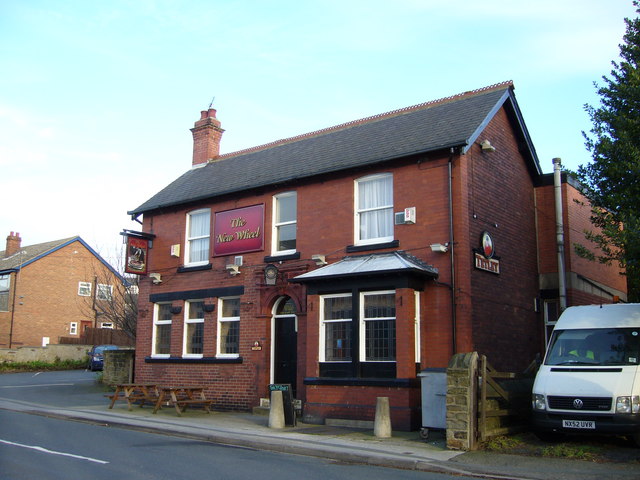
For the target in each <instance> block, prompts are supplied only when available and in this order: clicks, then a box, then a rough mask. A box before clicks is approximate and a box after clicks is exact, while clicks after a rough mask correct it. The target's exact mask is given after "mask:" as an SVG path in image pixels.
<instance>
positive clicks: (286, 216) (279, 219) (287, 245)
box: [272, 192, 297, 255]
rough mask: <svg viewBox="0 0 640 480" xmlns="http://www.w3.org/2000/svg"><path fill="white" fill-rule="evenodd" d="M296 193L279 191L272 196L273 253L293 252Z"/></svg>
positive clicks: (294, 244) (295, 223)
mask: <svg viewBox="0 0 640 480" xmlns="http://www.w3.org/2000/svg"><path fill="white" fill-rule="evenodd" d="M296 227H297V194H296V192H287V193H281V194H279V195H276V196H274V197H273V237H272V238H273V242H272V243H273V248H272V254H273V255H283V254H288V253H295V251H296Z"/></svg>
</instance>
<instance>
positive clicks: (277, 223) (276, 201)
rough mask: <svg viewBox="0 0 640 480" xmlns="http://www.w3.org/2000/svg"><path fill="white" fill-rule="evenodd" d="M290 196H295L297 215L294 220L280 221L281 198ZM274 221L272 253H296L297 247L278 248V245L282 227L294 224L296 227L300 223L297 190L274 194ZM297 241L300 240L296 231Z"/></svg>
mask: <svg viewBox="0 0 640 480" xmlns="http://www.w3.org/2000/svg"><path fill="white" fill-rule="evenodd" d="M290 197H294V199H295V202H296V216H295V219H294V220H288V221H284V222H280V221H279V218H278V217H279V215H278V212H279V211H280V209H279V205H280V200H281V199H283V198H290ZM272 210H273V212H272V222H271V224H272V225H273V227H272V229H271V254H272V255H289V254H292V253H295V252H296V251H297V248H289V249H286V250H278V246H279V243H280V241H279V240H280V236H279V233H280V227H285V226H290V225H293V226H295V227H297V224H298V193H297V192H283V193H278V194H277V195H274V196H273V207H272ZM295 239H296V242H297V240H298V232H297V231H296V238H295Z"/></svg>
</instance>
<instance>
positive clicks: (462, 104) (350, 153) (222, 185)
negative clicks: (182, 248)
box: [128, 82, 540, 217]
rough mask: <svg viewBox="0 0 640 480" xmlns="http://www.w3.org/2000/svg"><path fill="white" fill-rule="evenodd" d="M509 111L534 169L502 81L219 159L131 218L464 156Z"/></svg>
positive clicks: (160, 194)
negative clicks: (439, 154)
mask: <svg viewBox="0 0 640 480" xmlns="http://www.w3.org/2000/svg"><path fill="white" fill-rule="evenodd" d="M503 106H506V107H507V112H508V114H509V115H510V118H512V120H513V121H514V122H515V123H514V124H515V126H516V131H517V132H518V133H519V136H520V137H521V138H520V139H519V140H520V143H521V145H524V146H525V148H524V149H523V153H524V154H525V156H527V157H528V161H529V163H530V170H531V171H532V172H535V173H538V174H539V173H540V167H539V164H538V159H537V156H536V153H535V149H534V147H533V144H532V142H531V140H530V138H529V134H528V132H527V130H526V126H525V125H524V121H523V120H522V115H521V113H520V110H519V107H518V105H517V102H516V100H515V96H514V94H513V84H512V83H511V82H504V83H501V84H497V85H493V86H490V87H486V88H483V89H479V90H474V91H471V92H466V93H462V94H460V95H456V96H453V97H447V98H444V99H440V100H435V101H432V102H427V103H423V104H420V105H415V106H412V107H407V108H403V109H400V110H395V111H392V112H388V113H384V114H380V115H376V116H373V117H369V118H365V119H361V120H357V121H353V122H349V123H345V124H342V125H338V126H335V127H331V128H327V129H324V130H319V131H317V132H311V133H308V134H306V135H301V136H298V137H293V138H289V139H284V140H279V141H276V142H273V143H270V144H267V145H263V146H259V147H255V148H251V149H248V150H243V151H240V152H235V153H231V154H226V155H221V156H220V157H218V158H216V159H215V160H213V161H210V162H209V163H207V164H205V165H204V166H202V167H196V168H193V169H191V170H189V171H188V172H186V173H184V174H183V175H182V176H181V177H179V178H178V179H177V180H175V181H174V182H173V183H171V184H169V185H168V186H167V187H165V188H164V189H163V190H161V191H160V192H158V193H157V194H156V195H154V196H153V197H152V198H150V199H149V200H147V201H146V202H144V203H143V204H142V205H140V206H139V207H137V208H136V209H134V210H131V211H129V212H128V213H129V214H131V215H132V216H134V217H135V216H137V215H140V214H142V213H144V212H149V211H152V210H155V209H158V208H162V207H168V206H175V205H181V204H184V203H189V202H194V201H199V200H204V199H207V198H213V197H217V196H221V195H225V194H231V193H235V192H240V191H244V190H250V189H253V188H259V187H264V186H267V185H274V184H281V183H286V182H292V181H295V180H299V179H303V178H309V177H313V176H315V175H322V174H326V173H330V172H338V171H341V170H346V169H350V168H355V167H361V166H365V165H374V164H377V163H381V162H386V161H389V160H393V159H397V158H402V157H406V156H408V155H413V154H418V153H426V152H432V151H437V150H442V149H449V148H451V147H459V148H460V149H461V150H460V151H461V153H464V152H466V150H467V149H468V148H470V147H471V146H472V145H473V143H474V142H475V141H476V140H477V137H478V136H479V135H480V133H481V132H482V130H483V129H484V128H485V127H486V125H487V124H488V122H489V121H490V120H491V119H492V118H493V116H494V115H495V114H496V113H497V112H498V111H499V110H500V108H502V107H503Z"/></svg>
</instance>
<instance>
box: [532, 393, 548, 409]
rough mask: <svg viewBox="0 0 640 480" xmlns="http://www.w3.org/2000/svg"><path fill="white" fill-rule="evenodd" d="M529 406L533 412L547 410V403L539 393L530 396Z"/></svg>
mask: <svg viewBox="0 0 640 480" xmlns="http://www.w3.org/2000/svg"><path fill="white" fill-rule="evenodd" d="M531 404H532V406H533V409H534V410H546V409H547V401H546V400H545V398H544V395H541V394H539V393H534V394H533V395H531Z"/></svg>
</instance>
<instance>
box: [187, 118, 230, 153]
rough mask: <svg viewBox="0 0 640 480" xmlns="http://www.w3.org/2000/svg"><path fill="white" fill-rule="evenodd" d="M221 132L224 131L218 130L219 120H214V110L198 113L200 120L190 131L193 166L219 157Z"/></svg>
mask: <svg viewBox="0 0 640 480" xmlns="http://www.w3.org/2000/svg"><path fill="white" fill-rule="evenodd" d="M223 132H224V130H223V129H222V128H220V120H218V119H217V118H216V110H215V108H210V109H208V110H202V111H201V112H200V120H198V121H197V122H195V124H194V125H193V128H192V129H191V133H192V134H193V162H192V164H193V165H194V166H195V165H200V164H203V163H207V162H208V161H209V160H211V159H214V158H217V157H218V156H220V139H221V138H222V133H223Z"/></svg>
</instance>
